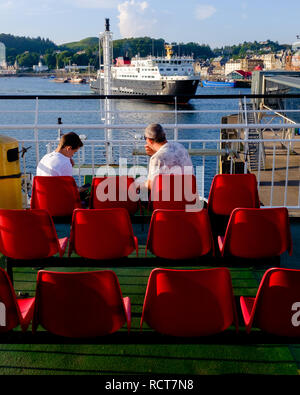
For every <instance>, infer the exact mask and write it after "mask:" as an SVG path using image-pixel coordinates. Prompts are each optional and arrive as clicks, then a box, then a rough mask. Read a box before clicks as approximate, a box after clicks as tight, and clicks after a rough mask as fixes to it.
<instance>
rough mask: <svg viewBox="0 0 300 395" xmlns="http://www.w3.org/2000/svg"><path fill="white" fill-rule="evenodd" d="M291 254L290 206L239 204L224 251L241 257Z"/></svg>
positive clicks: (229, 229) (231, 219) (228, 231)
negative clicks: (259, 206) (251, 206)
mask: <svg viewBox="0 0 300 395" xmlns="http://www.w3.org/2000/svg"><path fill="white" fill-rule="evenodd" d="M287 250H288V251H289V253H290V254H292V238H291V232H290V225H289V216H288V210H287V209H286V208H285V207H279V208H265V209H264V208H252V209H251V208H239V209H235V210H234V211H233V212H232V214H231V216H230V219H229V223H228V226H227V230H226V233H225V238H224V244H223V249H222V254H223V255H234V256H238V257H241V258H264V257H275V256H280V255H281V254H282V253H284V252H285V251H287Z"/></svg>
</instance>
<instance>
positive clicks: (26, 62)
mask: <svg viewBox="0 0 300 395" xmlns="http://www.w3.org/2000/svg"><path fill="white" fill-rule="evenodd" d="M39 59H40V55H39V54H38V53H35V52H24V53H23V54H21V55H17V62H18V65H19V66H21V67H32V66H33V65H35V64H38V62H39Z"/></svg>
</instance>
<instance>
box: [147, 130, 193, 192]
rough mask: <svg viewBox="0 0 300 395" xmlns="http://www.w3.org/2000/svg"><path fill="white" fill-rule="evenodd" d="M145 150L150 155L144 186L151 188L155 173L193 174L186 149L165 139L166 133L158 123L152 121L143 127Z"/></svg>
mask: <svg viewBox="0 0 300 395" xmlns="http://www.w3.org/2000/svg"><path fill="white" fill-rule="evenodd" d="M144 138H145V140H146V145H145V151H146V154H147V155H149V156H151V159H150V162H149V170H148V178H147V181H146V183H145V186H146V187H147V188H148V189H151V185H152V181H153V178H154V176H156V175H157V174H170V173H175V172H179V173H181V174H193V164H192V160H191V158H190V156H189V153H188V151H187V150H186V149H185V148H184V146H183V145H182V144H180V143H177V142H175V141H167V138H166V134H165V132H164V130H163V128H162V126H161V125H160V124H157V123H152V124H150V125H149V126H147V128H146V129H145V135H144Z"/></svg>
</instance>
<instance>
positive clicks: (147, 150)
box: [145, 144, 155, 156]
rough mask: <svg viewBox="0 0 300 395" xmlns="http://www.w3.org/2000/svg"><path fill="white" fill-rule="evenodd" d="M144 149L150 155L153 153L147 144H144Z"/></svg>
mask: <svg viewBox="0 0 300 395" xmlns="http://www.w3.org/2000/svg"><path fill="white" fill-rule="evenodd" d="M145 151H146V154H147V155H149V156H152V155H154V154H155V151H154V150H153V149H152V148H151V147H149V145H148V144H145Z"/></svg>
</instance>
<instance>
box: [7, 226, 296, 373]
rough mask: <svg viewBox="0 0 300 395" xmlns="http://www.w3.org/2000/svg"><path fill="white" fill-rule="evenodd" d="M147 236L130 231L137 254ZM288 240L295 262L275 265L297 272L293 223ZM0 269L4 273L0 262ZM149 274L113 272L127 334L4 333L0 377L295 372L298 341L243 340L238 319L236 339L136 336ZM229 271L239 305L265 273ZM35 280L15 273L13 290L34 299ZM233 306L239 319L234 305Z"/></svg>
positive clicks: (29, 271)
mask: <svg viewBox="0 0 300 395" xmlns="http://www.w3.org/2000/svg"><path fill="white" fill-rule="evenodd" d="M57 231H58V233H59V235H60V236H62V235H63V234H64V232H66V231H67V230H66V228H65V227H64V226H63V225H59V226H58V227H57ZM146 231H147V227H145V228H144V231H143V232H142V231H141V225H135V233H136V234H137V236H138V238H139V243H140V253H141V256H142V255H143V251H144V245H145V237H146V236H145V235H146ZM292 236H293V244H294V253H293V256H292V257H289V256H288V255H283V256H282V258H281V266H282V267H292V268H300V223H299V222H296V223H292ZM133 259H134V258H133ZM0 264H1V266H2V267H5V264H4V258H3V257H2V258H1V260H0ZM206 267H207V266H206ZM153 268H154V266H153V267H137V268H132V267H128V268H126V267H122V268H120V267H118V268H115V269H114V268H111V269H113V270H115V272H116V274H117V276H118V278H119V281H120V286H121V290H122V293H123V296H130V298H131V303H132V330H131V333H130V334H129V335H128V334H127V330H126V329H125V328H123V329H122V330H121V331H119V332H117V333H115V334H113V335H110V336H105V337H101V338H96V339H92V340H91V339H89V340H78V341H77V340H73V339H72V340H70V339H64V338H61V337H57V336H53V335H51V334H49V333H47V332H46V331H44V330H43V329H42V328H41V327H40V328H39V331H38V333H37V334H36V335H32V333H31V331H30V328H29V330H28V332H27V333H25V334H23V333H21V332H20V330H19V328H16V329H15V330H14V331H12V332H10V333H9V334H2V335H1V336H0V338H1V344H0V351H1V352H0V374H7V375H10V374H22V375H24V374H25V375H27V374H30V375H39V374H49V375H59V374H64V375H65V374H67V375H69V374H76V375H78V374H84V375H87V374H126V375H128V374H163V375H168V374H170V375H185V374H189V375H190V374H191V375H226V374H255V375H257V374H265V375H297V374H299V372H300V344H299V343H298V344H291V341H292V340H291V339H287V338H281V337H276V336H271V335H267V334H264V333H262V332H261V331H259V330H254V331H253V332H251V334H250V335H247V334H246V333H245V331H244V327H243V324H242V320H241V317H240V316H239V319H240V332H239V333H238V334H236V332H235V329H234V328H233V327H230V328H229V329H228V330H227V331H225V332H224V333H222V334H219V335H214V336H208V337H201V338H194V339H182V338H173V337H170V336H163V335H160V334H157V333H155V332H153V331H152V330H150V329H149V328H146V327H145V329H144V330H143V332H142V333H140V330H139V321H140V317H141V310H142V304H143V299H144V294H145V289H146V284H147V280H148V276H149V274H150V272H151V270H152V269H153ZM174 268H175V266H174ZM190 268H192V267H190ZM197 268H199V267H197ZM229 269H230V272H231V276H232V282H233V288H234V294H235V297H236V300H237V302H238V299H239V296H240V295H249V296H255V294H256V291H257V288H258V285H259V281H260V279H261V277H262V275H263V273H264V271H265V270H266V268H263V267H248V268H245V267H230V268H229ZM55 270H56V269H55ZM57 270H61V271H65V270H66V269H65V268H57ZM69 270H71V269H69ZM73 270H74V271H75V270H76V271H78V270H89V269H88V268H80V269H78V268H76V269H73ZM91 270H95V269H94V268H93V269H91ZM99 270H101V269H99ZM36 276H37V270H36V269H33V268H29V267H28V268H15V269H14V287H15V289H16V291H17V292H18V291H26V292H29V294H30V295H34V292H35V281H36ZM237 307H238V312H239V315H240V311H239V305H238V303H237ZM293 341H294V342H295V339H293Z"/></svg>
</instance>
